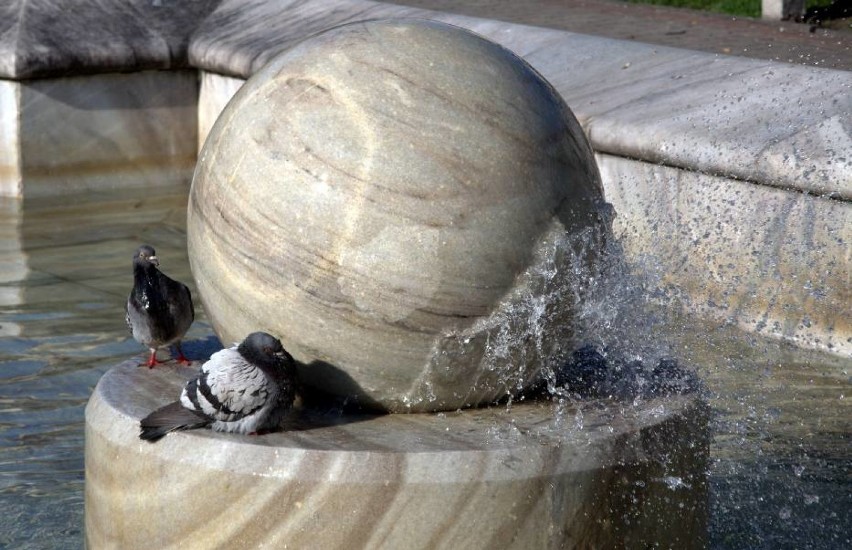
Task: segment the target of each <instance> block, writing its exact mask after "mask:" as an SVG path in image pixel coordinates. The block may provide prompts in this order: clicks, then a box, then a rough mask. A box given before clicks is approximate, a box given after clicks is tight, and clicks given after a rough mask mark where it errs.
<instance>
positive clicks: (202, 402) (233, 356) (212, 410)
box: [139, 332, 297, 442]
mask: <svg viewBox="0 0 852 550" xmlns="http://www.w3.org/2000/svg"><path fill="white" fill-rule="evenodd" d="M296 386H297V375H296V365H295V363H294V362H293V358H292V357H291V356H290V354H289V353H287V351H286V350H285V349H284V347H283V346H282V345H281V342H279V341H278V340H277V339H276V338H275V337H273V336H271V335H269V334H267V333H265V332H254V333H252V334H250V335H249V336H248V337H247V338H246V339H245V340H244V341H243V343H242V344H240V345H239V346H237V345H234V347H231V348H228V349H223V350H221V351H217V352H216V353H214V354H213V355H212V356H211V357H210V359H209V360H208V361H207V362H206V363H204V365H202V367H201V370H200V372H199V373H198V376H196V377H195V378H193V379H192V380H190V381H189V382H187V383H186V386H184V388H183V392H181V395H180V400H179V401H175V402H174V403H171V404H169V405H166V406H165V407H162V408H160V409H157V410H156V411H154V412H152V413H151V414H149V415H148V416H146V417H145V418H143V419H142V421H141V422H140V426H141V427H142V431H141V433H140V434H139V437H140V438H141V439H144V440H146V441H152V442H153V441H157V440H158V439H160V438H161V437H163V436H164V435H166V434H167V433H169V432H173V431H176V430H192V429H195V428H204V427H207V426H210V427H211V428H212V429H214V430H216V431H219V432H237V433H241V434H258V433H263V432H266V431H270V430H274V429H275V428H277V427H278V425H279V424H280V423H281V420H282V419H283V418H284V415H285V414H286V413H287V411H288V410H290V408H291V407H292V406H293V401H294V400H295V398H296Z"/></svg>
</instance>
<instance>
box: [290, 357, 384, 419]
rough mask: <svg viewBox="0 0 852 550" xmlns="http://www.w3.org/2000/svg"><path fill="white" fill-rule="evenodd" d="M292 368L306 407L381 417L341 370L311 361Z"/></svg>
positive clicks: (378, 406)
mask: <svg viewBox="0 0 852 550" xmlns="http://www.w3.org/2000/svg"><path fill="white" fill-rule="evenodd" d="M296 366H297V368H298V370H299V379H300V380H301V382H302V391H301V392H300V393H301V395H302V399H304V401H305V403H306V405H308V404H310V406H316V407H319V408H322V407H323V406H325V405H328V404H333V405H334V406H335V407H338V408H340V409H341V410H344V411H346V412H347V413H349V412H359V411H360V412H365V411H369V412H371V413H373V414H376V413H381V414H384V413H386V412H387V410H386V409H385V408H384V407H383V406H382V405H381V404H380V403H379V402H378V401H376V400H374V399H373V398H371V397H370V396H369V395H367V392H365V391H364V389H363V388H362V387H361V386H360V385H359V384H358V382H356V381H355V380H354V379H353V378H352V377H351V376H349V374H347V373H346V371H344V370H343V369H341V368H339V367H336V366H334V365H332V364H331V363H328V362H326V361H312V362H311V363H310V364H307V365H306V364H304V363H299V362H298V361H297V362H296ZM322 388H328V389H329V390H330V391H324V390H323V389H322ZM341 396H345V397H341Z"/></svg>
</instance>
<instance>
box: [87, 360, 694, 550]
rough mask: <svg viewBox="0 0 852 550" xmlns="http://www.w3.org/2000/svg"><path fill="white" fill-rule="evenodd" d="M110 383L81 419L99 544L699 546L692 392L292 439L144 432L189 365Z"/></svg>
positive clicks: (435, 418)
mask: <svg viewBox="0 0 852 550" xmlns="http://www.w3.org/2000/svg"><path fill="white" fill-rule="evenodd" d="M137 364H138V361H137V360H133V361H128V362H126V363H123V364H121V365H119V366H117V367H114V368H113V369H111V370H110V371H109V372H107V374H105V375H104V376H103V378H101V380H100V382H99V383H98V386H97V388H96V389H95V392H94V394H93V395H92V398H91V400H90V401H89V405H88V407H87V409H86V536H87V543H88V547H89V548H170V547H179V546H190V547H196V548H209V547H223V546H228V545H231V546H234V547H239V548H248V547H260V546H263V547H271V548H285V547H288V548H329V549H331V548H424V549H427V548H428V549H434V548H472V549H475V548H482V549H488V548H498V547H499V548H519V549H520V548H573V547H594V548H604V547H623V546H628V547H645V545H660V546H662V547H674V548H701V547H702V544H703V542H702V541H703V540H704V533H705V530H706V513H707V510H706V497H707V488H706V479H705V475H706V468H707V462H706V461H707V453H708V451H709V449H708V442H707V439H706V414H705V412H704V410H703V408H702V407H701V406H700V405H699V404H698V403H697V402H696V401H695V400H694V398H686V397H677V398H670V399H662V400H654V401H648V402H642V403H639V404H625V403H605V402H586V403H583V404H581V405H580V404H577V405H575V406H571V405H559V404H556V403H551V402H527V403H516V404H513V405H512V406H511V407H497V408H488V409H474V410H465V411H463V412H454V413H439V414H409V415H384V416H375V415H364V414H354V413H343V412H341V411H339V410H318V409H311V408H307V409H302V410H299V411H297V412H296V413H295V414H293V415H292V416H291V417H290V418H288V419H287V420H286V421H285V431H283V432H280V433H274V434H268V435H264V436H237V435H232V434H221V433H215V432H211V431H209V430H199V431H194V432H179V433H173V434H169V435H168V436H166V437H165V438H164V439H163V440H161V441H160V442H158V443H155V444H151V443H147V442H144V441H141V440H140V439H139V438H138V433H139V420H140V419H141V418H142V417H143V416H144V415H145V414H147V413H148V412H150V411H151V410H153V409H154V408H156V407H158V406H161V405H163V404H165V403H166V402H167V401H168V399H169V396H176V395H178V394H179V392H180V388H181V386H182V384H183V382H184V381H185V379H186V377H187V376H189V375H190V374H192V372H193V371H192V369H186V368H177V367H175V368H172V367H162V368H157V369H153V370H149V369H143V368H138V367H137V366H136V365H137Z"/></svg>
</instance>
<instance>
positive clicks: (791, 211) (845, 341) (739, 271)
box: [597, 154, 852, 357]
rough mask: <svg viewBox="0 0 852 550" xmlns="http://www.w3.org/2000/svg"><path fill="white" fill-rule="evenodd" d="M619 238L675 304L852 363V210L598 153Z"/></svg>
mask: <svg viewBox="0 0 852 550" xmlns="http://www.w3.org/2000/svg"><path fill="white" fill-rule="evenodd" d="M597 161H598V166H599V167H600V169H601V178H602V180H603V182H604V188H605V192H606V197H607V200H608V201H609V202H611V203H612V204H613V206H614V207H615V211H616V217H615V220H614V222H613V231H614V233H615V234H616V236H617V237H618V238H619V239H620V241H621V243H622V244H623V246H624V249H625V252H626V254H627V256H628V258H629V260H630V263H631V264H632V265H633V266H634V268H635V269H636V270H637V271H641V272H642V273H643V277H645V278H647V279H648V280H649V281H652V282H653V284H654V286H655V287H656V288H659V289H661V290H662V292H664V295H659V296H658V298H657V299H658V300H661V301H662V302H663V303H665V304H667V305H673V306H674V305H679V306H681V307H684V308H685V309H686V310H687V311H690V312H693V313H698V314H700V315H702V316H709V317H712V318H716V319H720V320H731V321H733V322H734V323H736V324H737V325H739V326H740V327H741V328H743V329H745V330H747V331H748V332H754V333H758V334H764V335H769V336H773V337H776V338H781V339H784V340H789V341H792V342H794V343H795V344H796V345H797V346H799V347H805V348H812V349H820V350H825V351H829V352H832V353H835V354H839V355H843V356H846V357H849V356H852V317H850V316H849V314H848V312H849V305H850V304H852V284H850V282H852V272H850V246H852V206H850V204H849V203H845V202H841V201H837V200H832V199H827V198H824V197H818V196H814V195H809V194H807V193H797V192H791V191H785V190H782V189H774V188H771V187H766V186H761V185H753V184H750V183H748V182H742V181H736V180H731V179H727V178H721V177H714V176H708V175H706V174H700V173H697V172H689V171H685V170H680V169H677V168H671V167H667V166H655V165H653V164H648V163H645V162H639V161H635V160H630V159H625V158H621V157H615V156H611V155H605V154H599V155H597Z"/></svg>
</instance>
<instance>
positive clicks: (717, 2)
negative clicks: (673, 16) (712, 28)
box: [627, 0, 832, 17]
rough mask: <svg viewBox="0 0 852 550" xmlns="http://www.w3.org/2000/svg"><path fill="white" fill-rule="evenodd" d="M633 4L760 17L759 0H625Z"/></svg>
mask: <svg viewBox="0 0 852 550" xmlns="http://www.w3.org/2000/svg"><path fill="white" fill-rule="evenodd" d="M627 1H628V2H632V3H634V4H656V5H658V6H671V7H674V8H690V9H693V10H704V11H713V12H716V13H726V14H728V15H737V16H740V17H760V0H627ZM831 2H832V0H806V2H805V6H806V7H808V8H812V7H817V6H827V5H829V4H831Z"/></svg>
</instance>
